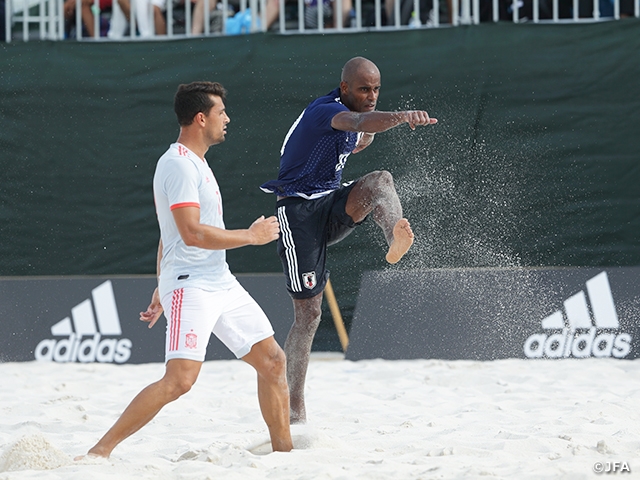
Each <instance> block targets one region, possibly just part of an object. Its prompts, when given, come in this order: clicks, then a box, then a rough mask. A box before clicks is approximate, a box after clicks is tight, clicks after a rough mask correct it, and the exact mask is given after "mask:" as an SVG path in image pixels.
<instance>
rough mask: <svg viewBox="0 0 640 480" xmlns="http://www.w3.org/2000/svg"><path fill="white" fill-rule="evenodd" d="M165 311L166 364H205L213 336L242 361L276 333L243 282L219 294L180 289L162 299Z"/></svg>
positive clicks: (193, 289)
mask: <svg viewBox="0 0 640 480" xmlns="http://www.w3.org/2000/svg"><path fill="white" fill-rule="evenodd" d="M162 308H164V315H165V317H166V318H167V335H166V345H165V361H169V360H171V359H173V358H184V359H187V360H196V361H200V362H203V361H204V357H205V354H206V352H207V344H208V343H209V337H211V333H214V334H215V336H216V337H218V338H219V339H220V341H222V343H224V344H225V345H226V346H227V348H229V350H231V351H232V352H233V354H234V355H235V356H236V357H237V358H242V357H244V356H245V355H247V354H248V353H249V352H250V351H251V347H253V346H254V345H255V344H256V343H258V342H260V341H262V340H264V339H266V338H269V337H271V336H273V333H274V332H273V327H272V326H271V322H269V319H268V318H267V316H266V315H265V314H264V312H263V311H262V309H261V308H260V306H259V305H258V304H257V303H256V301H255V300H254V299H253V298H252V297H251V295H249V293H248V292H247V291H246V290H245V289H244V288H243V287H242V286H241V285H240V284H239V283H236V284H235V286H233V287H232V288H230V289H228V290H220V291H216V292H207V291H206V290H201V289H199V288H179V289H177V290H174V291H173V292H171V293H168V294H166V295H165V296H164V297H163V298H162Z"/></svg>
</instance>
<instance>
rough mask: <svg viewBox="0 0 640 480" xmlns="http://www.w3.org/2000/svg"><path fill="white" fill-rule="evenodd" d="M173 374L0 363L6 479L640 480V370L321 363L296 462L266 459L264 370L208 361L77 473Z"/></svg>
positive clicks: (573, 363) (619, 364) (328, 359)
mask: <svg viewBox="0 0 640 480" xmlns="http://www.w3.org/2000/svg"><path fill="white" fill-rule="evenodd" d="M163 371H164V365H163V364H160V363H159V364H145V365H123V366H117V365H110V364H77V363H69V364H56V363H46V362H27V363H3V364H0V375H1V377H2V378H3V380H4V382H3V388H2V390H0V391H1V392H2V394H0V412H2V414H1V415H0V424H1V427H0V479H2V480H8V479H11V480H14V479H32V478H33V479H35V478H37V479H47V480H48V479H51V480H53V479H65V480H69V479H78V480H86V479H92V480H102V479H128V478H136V479H218V478H224V479H242V480H246V479H265V478H273V479H278V480H283V479H314V480H315V479H391V478H393V479H403V480H404V479H474V478H478V479H479V478H482V479H485V478H496V479H500V478H504V479H516V478H517V479H542V478H544V479H549V478H557V479H590V478H594V477H596V476H598V475H597V474H596V473H595V472H594V466H595V468H596V469H598V468H603V469H609V470H611V469H616V473H615V475H616V476H621V477H622V478H640V459H639V457H640V433H639V432H640V413H639V412H638V396H639V395H640V361H638V360H635V361H627V360H615V359H582V360H577V359H567V360H559V361H553V360H540V361H536V360H516V359H513V360H498V361H492V362H474V361H439V360H399V361H383V360H366V361H358V362H352V361H347V360H344V359H343V357H342V355H340V354H338V353H314V354H313V358H312V362H311V364H310V368H309V375H308V380H307V409H308V413H309V422H308V423H307V424H306V425H294V426H292V434H293V440H294V447H295V448H294V450H293V451H292V452H290V453H279V452H278V453H272V452H271V447H270V444H269V437H268V435H267V430H266V426H265V424H264V422H263V420H262V417H261V416H260V413H259V410H258V403H257V397H256V381H255V374H254V371H253V369H252V368H251V367H249V366H248V365H246V364H244V363H243V362H241V361H233V360H230V361H211V362H206V363H205V365H204V366H203V370H202V373H201V375H200V378H199V379H198V382H197V383H196V385H195V386H194V388H193V389H192V390H191V391H190V392H189V393H188V394H187V395H185V396H184V397H182V398H180V399H178V400H177V401H176V402H174V403H172V404H170V405H168V406H167V407H166V408H165V409H164V410H163V411H161V412H160V414H159V415H158V416H157V417H156V418H155V419H154V420H153V421H152V422H151V423H150V424H149V425H147V426H146V427H144V428H143V429H142V430H141V431H139V432H138V433H136V434H134V435H133V436H132V437H130V438H129V439H127V440H125V441H124V442H123V443H122V444H121V445H119V446H118V447H117V448H116V449H115V450H114V452H113V454H112V456H111V457H110V458H109V459H108V460H98V459H85V460H82V461H79V462H74V461H73V458H74V457H75V456H77V455H80V454H83V453H84V452H86V450H87V449H88V448H89V447H90V446H92V445H93V444H94V443H95V442H96V441H97V440H98V438H99V437H100V436H101V435H102V434H103V433H104V432H105V431H106V430H107V428H109V427H110V426H111V425H112V423H113V422H114V421H115V420H116V418H117V417H118V416H119V414H120V413H121V411H122V409H124V407H125V406H126V405H127V404H128V402H129V401H130V400H131V399H132V398H133V396H134V395H135V394H137V393H138V392H139V391H140V390H141V389H142V388H143V387H144V386H146V385H147V384H148V383H150V382H152V381H154V380H156V379H158V378H159V377H160V376H161V375H162V373H163ZM612 474H613V473H609V474H608V475H612ZM604 475H607V473H606V472H605V473H604Z"/></svg>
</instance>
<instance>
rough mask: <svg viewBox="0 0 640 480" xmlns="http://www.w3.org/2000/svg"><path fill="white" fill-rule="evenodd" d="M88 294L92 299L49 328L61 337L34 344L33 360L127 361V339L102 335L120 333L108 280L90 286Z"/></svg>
mask: <svg viewBox="0 0 640 480" xmlns="http://www.w3.org/2000/svg"><path fill="white" fill-rule="evenodd" d="M91 297H92V299H93V302H91V299H87V300H85V301H84V302H81V303H79V304H78V305H76V306H75V307H73V308H72V309H71V318H69V317H66V318H64V319H62V320H60V321H59V322H58V323H56V324H55V325H54V326H52V327H51V335H53V336H55V337H65V338H63V339H61V340H55V339H45V340H42V341H41V342H40V343H38V346H37V347H36V349H35V352H34V353H35V359H36V360H40V361H49V362H50V361H54V362H82V363H89V362H95V361H98V362H102V363H113V362H115V363H124V362H126V361H127V360H129V358H130V357H131V347H132V343H131V340H129V339H128V338H120V339H117V338H102V337H103V336H108V337H116V336H119V335H122V329H121V328H120V318H119V317H118V308H117V306H116V299H115V297H114V295H113V286H112V285H111V281H110V280H107V281H106V282H104V283H103V284H102V285H99V286H98V287H96V288H94V289H93V290H92V291H91ZM94 311H95V315H94ZM71 319H73V321H72V320H71ZM96 320H97V325H96ZM96 327H97V328H96ZM87 337H88V338H87Z"/></svg>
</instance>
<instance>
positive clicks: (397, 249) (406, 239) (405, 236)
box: [386, 218, 413, 263]
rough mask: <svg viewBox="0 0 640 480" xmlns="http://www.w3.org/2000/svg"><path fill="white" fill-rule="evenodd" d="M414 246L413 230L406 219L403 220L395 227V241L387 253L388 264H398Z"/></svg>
mask: <svg viewBox="0 0 640 480" xmlns="http://www.w3.org/2000/svg"><path fill="white" fill-rule="evenodd" d="M411 245H413V230H411V225H410V224H409V221H408V220H407V219H406V218H401V219H400V220H398V223H396V224H395V226H394V227H393V240H392V241H391V245H389V251H388V252H387V256H386V259H387V262H389V263H398V262H399V261H400V259H401V258H402V257H403V256H404V254H405V253H407V252H408V251H409V248H411Z"/></svg>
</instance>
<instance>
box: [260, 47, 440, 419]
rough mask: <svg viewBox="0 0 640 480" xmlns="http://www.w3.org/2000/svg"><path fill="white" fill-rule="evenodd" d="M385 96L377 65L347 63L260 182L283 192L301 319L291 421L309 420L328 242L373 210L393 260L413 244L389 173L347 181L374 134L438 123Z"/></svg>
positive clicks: (291, 352) (290, 343)
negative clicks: (348, 167)
mask: <svg viewBox="0 0 640 480" xmlns="http://www.w3.org/2000/svg"><path fill="white" fill-rule="evenodd" d="M379 93H380V71H379V70H378V68H377V67H376V65H375V64H374V63H372V62H371V61H369V60H367V59H366V58H362V57H355V58H352V59H351V60H349V61H348V62H347V63H346V64H345V65H344V67H343V69H342V77H341V81H340V87H339V88H336V89H335V90H333V91H332V92H330V93H329V94H327V95H325V96H322V97H320V98H318V99H316V100H314V101H313V102H311V103H310V104H309V105H308V106H307V108H306V109H305V110H304V111H303V112H302V113H301V114H300V116H299V117H298V119H297V120H296V121H295V122H294V124H293V125H292V126H291V128H290V129H289V132H288V133H287V136H286V137H285V139H284V143H283V145H282V148H281V150H280V155H281V158H280V172H279V174H278V179H277V180H272V181H270V182H267V183H265V184H263V185H262V186H261V187H260V188H262V190H264V191H265V192H271V193H275V194H276V195H277V203H276V210H277V216H278V221H279V223H280V231H281V233H280V238H279V239H278V254H279V255H280V259H281V260H282V265H283V269H284V273H285V277H286V281H287V290H288V291H289V294H290V295H291V297H292V298H293V306H294V315H295V319H294V322H293V325H292V327H291V330H290V331H289V336H288V337H287V340H286V342H285V353H286V355H287V380H288V383H289V391H290V401H291V411H290V413H291V422H292V423H304V422H306V409H305V403H304V383H305V377H306V374H307V366H308V364H309V354H310V352H311V343H312V341H313V336H314V335H315V332H316V330H317V328H318V324H319V323H320V314H321V305H322V292H323V291H324V287H325V285H326V283H327V280H328V279H329V272H328V271H327V270H326V268H325V260H326V249H327V246H328V245H332V244H334V243H337V242H339V241H340V240H342V239H343V238H345V237H346V236H347V235H349V233H351V232H352V231H353V229H354V228H355V226H356V225H359V224H360V223H362V222H363V221H364V219H365V218H366V217H367V216H368V215H369V214H372V217H373V220H374V221H375V222H376V224H378V225H379V226H380V228H381V229H382V231H383V232H384V235H385V238H386V240H387V243H388V244H389V250H388V251H387V254H386V260H387V262H389V263H397V262H398V261H399V260H400V259H401V258H402V256H403V255H404V254H405V253H406V252H407V251H408V250H409V248H410V247H411V245H412V244H413V232H412V230H411V226H410V225H409V222H408V220H407V219H406V218H403V217H402V206H401V205H400V200H399V198H398V194H397V193H396V190H395V187H394V184H393V177H392V176H391V174H390V173H389V172H386V171H375V172H371V173H368V174H367V175H365V176H363V177H361V178H359V179H358V180H356V181H355V182H351V183H350V184H344V185H342V184H341V180H342V170H343V168H344V166H345V163H346V161H347V158H348V157H349V155H350V154H351V153H358V152H360V151H362V150H363V149H364V148H366V147H368V146H369V145H370V144H371V142H372V141H373V138H374V135H375V134H376V133H378V132H384V131H386V130H389V129H390V128H393V127H397V126H398V125H401V124H403V123H407V124H409V127H411V129H415V127H416V125H432V124H434V123H436V122H437V120H436V119H435V118H430V117H429V115H428V114H427V112H425V111H421V110H411V111H399V112H379V111H376V109H375V108H376V102H377V101H378V95H379Z"/></svg>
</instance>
